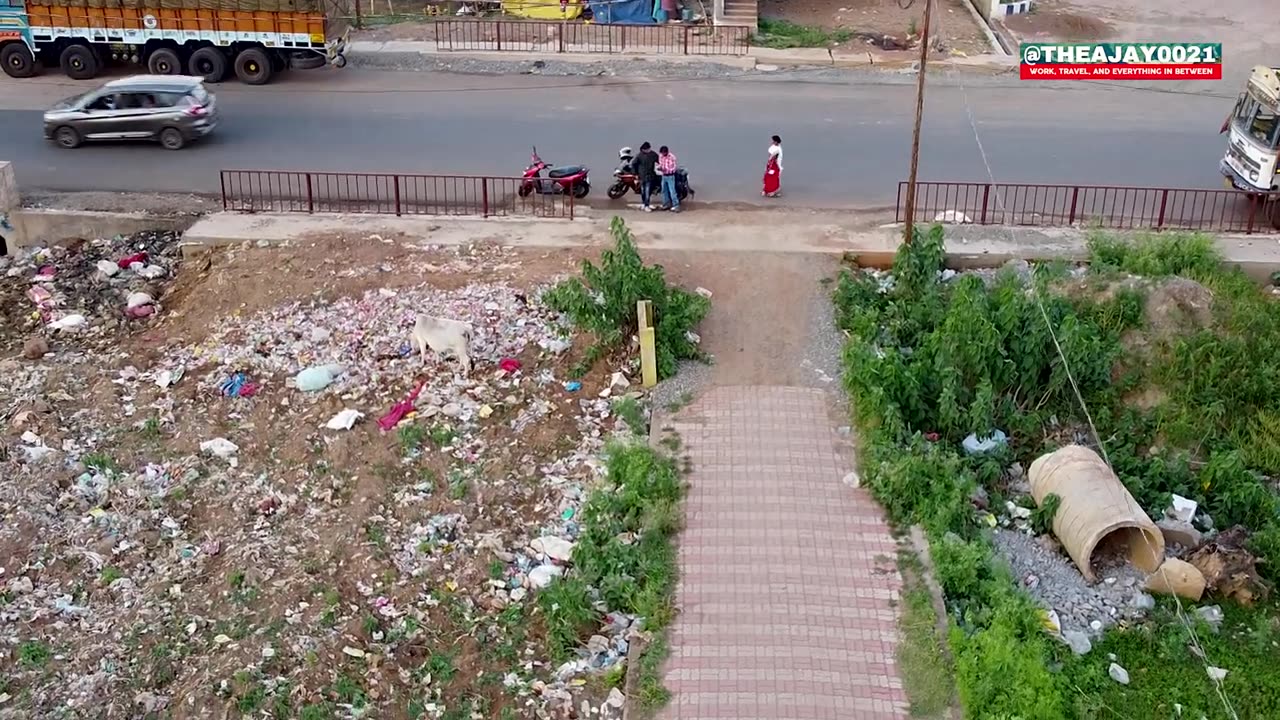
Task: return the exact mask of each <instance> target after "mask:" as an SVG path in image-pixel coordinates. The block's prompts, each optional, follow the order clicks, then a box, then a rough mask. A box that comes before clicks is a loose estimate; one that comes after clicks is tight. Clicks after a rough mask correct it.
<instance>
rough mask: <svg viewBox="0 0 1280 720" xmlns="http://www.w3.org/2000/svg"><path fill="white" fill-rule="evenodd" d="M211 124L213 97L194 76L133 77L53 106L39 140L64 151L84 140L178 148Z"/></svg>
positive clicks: (215, 118) (213, 121)
mask: <svg viewBox="0 0 1280 720" xmlns="http://www.w3.org/2000/svg"><path fill="white" fill-rule="evenodd" d="M217 124H218V110H217V106H216V103H215V102H214V96H213V93H210V92H209V91H208V90H205V88H204V83H203V82H202V81H201V79H200V78H198V77H186V76H183V75H134V76H133V77H127V78H121V79H119V80H112V81H111V82H109V83H107V84H106V85H103V86H102V87H100V88H98V89H97V90H92V91H90V92H87V93H85V94H83V95H78V96H76V97H73V98H69V99H67V100H63V101H62V102H60V103H58V104H56V105H54V106H53V107H52V108H51V109H50V110H49V111H48V112H46V113H45V114H44V136H45V138H46V139H49V140H52V141H54V142H55V143H57V144H58V145H59V146H61V147H64V148H73V147H78V146H79V145H80V144H81V143H83V142H84V141H86V140H158V141H159V142H160V144H161V145H162V146H164V147H165V148H167V149H169V150H179V149H181V148H183V147H184V146H186V144H187V143H189V142H191V141H192V140H195V139H197V138H201V137H204V136H205V135H208V134H209V133H210V132H212V131H213V129H214V127H216V126H217Z"/></svg>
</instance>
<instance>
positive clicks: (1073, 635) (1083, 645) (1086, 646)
mask: <svg viewBox="0 0 1280 720" xmlns="http://www.w3.org/2000/svg"><path fill="white" fill-rule="evenodd" d="M1062 639H1063V640H1064V641H1066V643H1067V646H1068V647H1070V648H1071V652H1073V653H1075V654H1076V655H1088V654H1089V651H1090V650H1092V649H1093V643H1092V642H1090V641H1089V636H1088V635H1086V634H1084V633H1082V632H1080V631H1078V630H1068V631H1066V632H1064V633H1062Z"/></svg>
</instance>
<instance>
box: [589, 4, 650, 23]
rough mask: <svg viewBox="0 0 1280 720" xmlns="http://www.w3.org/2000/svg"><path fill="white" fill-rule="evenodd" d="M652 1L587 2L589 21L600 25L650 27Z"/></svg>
mask: <svg viewBox="0 0 1280 720" xmlns="http://www.w3.org/2000/svg"><path fill="white" fill-rule="evenodd" d="M653 5H654V3H653V0H602V2H588V3H587V7H589V8H591V19H592V21H593V22H598V23H600V24H601V25H652V24H653Z"/></svg>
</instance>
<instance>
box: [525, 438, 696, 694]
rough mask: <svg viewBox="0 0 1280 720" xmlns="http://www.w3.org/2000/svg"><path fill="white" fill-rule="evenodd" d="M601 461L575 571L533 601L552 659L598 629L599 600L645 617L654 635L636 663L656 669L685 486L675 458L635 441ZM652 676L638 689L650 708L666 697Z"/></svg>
mask: <svg viewBox="0 0 1280 720" xmlns="http://www.w3.org/2000/svg"><path fill="white" fill-rule="evenodd" d="M605 465H606V468H607V469H608V474H607V483H606V484H605V485H604V486H603V487H600V488H598V489H596V490H595V491H594V492H592V493H591V495H590V496H589V497H588V499H587V502H586V504H585V505H584V506H583V508H582V515H581V522H582V534H581V536H580V537H579V539H578V543H577V545H576V546H575V547H574V551H573V563H574V569H573V571H572V572H571V573H570V574H569V575H568V576H566V577H564V578H562V579H558V580H556V581H555V582H553V583H552V584H551V586H550V587H549V588H547V589H546V590H543V591H542V593H541V594H540V595H539V597H538V603H539V606H540V607H541V608H542V610H543V611H544V612H545V613H546V622H547V636H548V639H549V641H550V644H551V647H552V650H553V655H554V656H555V657H557V659H564V658H566V657H569V656H571V655H572V653H573V651H574V650H576V649H577V648H578V647H580V646H581V645H582V643H583V642H584V641H585V640H586V639H587V637H588V636H589V635H590V634H591V632H593V631H594V630H595V629H596V628H597V627H598V625H599V621H600V617H599V613H598V612H597V611H596V610H595V609H594V602H595V600H596V599H597V598H598V599H600V600H603V601H604V603H605V605H606V606H607V607H609V608H610V609H611V610H616V611H619V612H624V613H628V614H632V615H638V616H640V617H641V618H643V620H644V628H645V630H647V631H648V632H651V633H653V634H654V635H655V636H656V639H655V641H654V642H653V643H652V644H650V645H649V647H648V648H647V649H646V651H645V653H646V654H645V655H644V656H642V659H641V665H642V666H643V665H644V663H645V662H649V663H651V664H654V665H655V668H656V665H657V664H660V663H661V659H660V658H659V659H658V660H656V661H655V660H652V659H651V656H650V653H661V652H665V650H664V648H665V647H666V646H665V642H664V641H663V640H662V638H661V634H662V632H663V631H664V630H665V629H666V627H667V625H668V624H669V623H670V622H671V620H672V618H673V616H674V609H673V601H674V593H675V583H676V554H675V547H674V544H673V539H674V536H675V534H676V533H677V532H678V531H679V529H680V518H681V515H680V505H679V503H680V498H681V494H682V491H683V485H682V484H681V480H680V475H679V471H678V470H677V468H676V464H675V461H674V460H672V459H671V458H669V457H666V456H664V455H661V454H659V453H658V452H656V451H655V450H653V449H652V448H650V447H649V446H648V445H645V444H642V443H641V442H625V441H616V442H614V443H613V444H611V445H609V447H608V448H606V450H605ZM646 658H649V659H646ZM652 675H653V677H650V678H648V679H647V680H645V679H644V677H643V675H642V688H646V689H644V690H642V692H643V694H644V697H645V698H647V700H645V701H644V702H645V704H647V705H648V704H652V705H653V706H655V707H656V706H660V705H661V704H662V703H663V702H665V698H666V697H667V695H666V694H665V693H666V691H665V689H663V688H662V683H661V676H660V675H658V674H657V671H656V669H655V670H654V672H653V673H652ZM646 683H647V684H646Z"/></svg>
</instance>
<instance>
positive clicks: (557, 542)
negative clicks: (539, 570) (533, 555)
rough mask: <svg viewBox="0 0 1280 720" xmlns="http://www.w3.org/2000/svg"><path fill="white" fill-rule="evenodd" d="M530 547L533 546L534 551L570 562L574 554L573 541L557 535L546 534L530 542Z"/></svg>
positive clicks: (553, 558)
mask: <svg viewBox="0 0 1280 720" xmlns="http://www.w3.org/2000/svg"><path fill="white" fill-rule="evenodd" d="M529 547H531V548H533V550H534V552H539V553H542V554H544V555H546V556H547V557H549V558H551V559H552V560H558V561H560V562H569V558H571V557H572V556H573V543H571V542H569V541H568V540H563V539H561V538H558V537H556V536H555V535H544V536H543V537H540V538H538V539H537V540H534V541H533V542H531V543H529Z"/></svg>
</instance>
